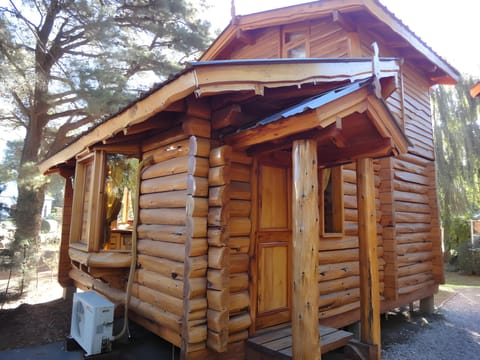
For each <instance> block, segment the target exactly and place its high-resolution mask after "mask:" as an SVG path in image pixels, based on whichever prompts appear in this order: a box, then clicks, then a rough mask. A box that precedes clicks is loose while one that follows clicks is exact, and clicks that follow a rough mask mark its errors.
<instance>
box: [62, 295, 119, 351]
mask: <svg viewBox="0 0 480 360" xmlns="http://www.w3.org/2000/svg"><path fill="white" fill-rule="evenodd" d="M113 312H114V304H113V303H111V302H110V301H108V300H107V299H105V298H104V297H102V296H100V295H99V294H97V293H96V292H94V291H88V292H83V293H75V294H74V296H73V307H72V324H71V327H70V335H71V337H72V338H73V339H74V340H75V341H76V342H77V343H78V344H79V345H80V346H81V347H82V348H83V350H85V352H86V355H87V356H90V355H95V354H100V353H102V352H106V351H108V350H109V348H110V342H111V340H112V330H113Z"/></svg>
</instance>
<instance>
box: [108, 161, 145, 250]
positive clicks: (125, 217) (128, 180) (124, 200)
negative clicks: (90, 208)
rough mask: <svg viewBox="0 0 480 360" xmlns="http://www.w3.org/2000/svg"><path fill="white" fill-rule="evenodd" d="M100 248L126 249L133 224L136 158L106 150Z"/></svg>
mask: <svg viewBox="0 0 480 360" xmlns="http://www.w3.org/2000/svg"><path fill="white" fill-rule="evenodd" d="M105 166H106V171H105V183H104V224H103V238H102V243H101V248H102V249H105V250H107V249H117V250H121V249H128V248H129V244H130V241H131V231H132V225H133V209H134V206H135V204H134V203H133V198H134V197H133V196H132V195H133V194H134V193H135V180H136V179H135V174H136V169H137V167H138V159H136V158H132V157H128V156H127V155H124V154H107V156H106V165H105Z"/></svg>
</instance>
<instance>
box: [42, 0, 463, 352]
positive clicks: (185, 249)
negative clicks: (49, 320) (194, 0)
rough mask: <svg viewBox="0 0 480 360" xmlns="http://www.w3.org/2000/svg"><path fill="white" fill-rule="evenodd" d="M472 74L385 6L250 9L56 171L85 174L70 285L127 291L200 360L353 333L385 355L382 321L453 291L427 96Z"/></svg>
mask: <svg viewBox="0 0 480 360" xmlns="http://www.w3.org/2000/svg"><path fill="white" fill-rule="evenodd" d="M372 44H373V45H372ZM458 79H459V74H458V72H457V71H456V70H455V69H454V68H453V67H452V66H451V65H449V64H448V63H447V62H446V61H445V60H443V59H442V58H441V57H440V56H439V55H438V54H437V53H435V52H434V51H433V50H432V49H431V48H429V47H428V46H427V45H426V44H425V43H424V42H423V41H422V40H421V39H419V38H418V37H417V36H416V35H415V34H414V33H413V32H412V31H411V30H410V29H409V28H408V27H407V26H405V25H404V24H403V23H402V22H401V21H400V20H399V19H398V18H396V17H395V16H394V15H393V14H392V13H391V12H390V11H389V10H388V9H387V8H385V7H384V6H383V5H381V4H380V3H379V2H378V1H377V0H342V1H340V0H320V1H314V2H310V3H305V4H300V5H294V6H290V7H286V8H281V9H274V10H270V11H265V12H261V13H256V14H250V15H245V16H233V18H232V21H231V23H230V25H228V26H227V28H226V29H225V30H224V31H223V32H222V33H221V34H220V35H219V37H218V38H217V39H216V40H215V41H214V42H213V43H212V45H211V46H210V47H209V48H208V49H207V50H206V52H205V53H204V54H203V55H202V57H201V58H200V59H199V61H197V62H193V63H191V64H189V66H188V67H186V68H185V69H184V70H183V71H181V72H180V73H178V74H176V75H175V76H173V77H171V78H170V79H169V80H167V81H165V82H164V83H162V84H161V85H159V86H157V87H156V88H154V89H153V90H151V91H150V92H149V93H147V94H145V95H144V96H142V97H141V98H139V99H137V100H136V101H134V102H133V103H132V104H130V105H129V106H127V107H126V108H124V109H123V110H121V111H120V112H118V113H116V114H114V115H112V116H110V117H109V118H107V119H105V120H103V121H102V122H100V123H99V124H98V125H97V126H95V128H93V129H91V130H90V131H88V132H87V133H85V134H83V135H82V136H81V137H79V138H77V139H76V140H74V141H73V142H72V143H70V144H69V145H68V146H66V147H65V148H64V149H62V150H61V151H59V152H58V153H56V154H54V155H52V156H51V157H49V158H48V159H46V160H45V161H43V162H42V163H41V164H40V165H39V166H40V170H41V171H42V172H43V173H52V172H58V173H59V174H61V175H62V176H64V177H65V178H66V179H67V180H68V181H66V183H65V203H64V206H65V209H64V218H63V228H62V229H63V230H62V239H61V247H60V260H59V262H60V263H59V275H58V280H59V282H60V284H61V285H62V286H63V287H76V288H80V289H90V290H95V291H97V292H98V293H100V294H102V295H104V296H105V297H107V298H109V299H110V300H112V301H113V302H115V303H117V304H122V303H123V299H124V297H125V294H126V293H127V290H129V291H128V292H130V294H129V301H128V304H129V318H130V319H131V320H133V321H135V322H137V323H139V324H141V325H142V326H144V327H145V328H147V329H149V330H151V331H152V332H154V333H155V334H157V335H158V336H159V337H161V338H163V339H166V340H167V341H169V342H171V343H172V344H174V345H176V346H178V347H179V348H180V352H181V358H183V359H243V358H249V359H254V358H262V359H264V358H269V357H268V356H271V358H294V359H306V358H308V359H319V358H321V354H322V353H325V352H327V351H329V350H332V349H334V348H336V347H339V346H343V345H345V344H346V343H347V342H348V341H349V340H350V338H351V334H350V333H348V332H346V331H343V330H340V329H342V328H344V327H346V326H348V325H350V324H355V323H359V324H360V328H361V331H360V335H359V339H358V341H356V342H354V341H350V342H349V344H351V345H350V346H354V347H356V348H357V350H358V351H363V352H364V354H367V355H366V356H367V357H368V358H371V359H378V358H380V356H381V355H380V354H381V352H380V351H381V349H380V337H381V334H380V315H381V313H383V312H386V311H388V310H390V309H393V308H395V307H399V306H404V305H408V304H410V303H412V302H414V301H417V300H420V303H421V305H422V306H423V307H429V306H432V299H433V295H434V293H435V292H436V291H437V289H438V285H439V284H441V283H442V282H443V281H444V275H443V265H442V250H441V239H440V223H439V209H438V204H437V192H436V184H435V157H434V146H433V133H432V121H431V112H430V98H429V89H430V88H431V87H432V86H433V85H435V84H454V83H455V82H456V81H458ZM135 169H136V170H135ZM135 172H136V173H137V174H138V176H137V178H136V176H135ZM135 215H136V216H135ZM132 263H133V264H134V266H133V267H132V270H130V267H131V265H132ZM132 272H133V273H132ZM129 275H131V276H130V277H131V279H130V281H129V280H128V278H129ZM352 344H353V345H352Z"/></svg>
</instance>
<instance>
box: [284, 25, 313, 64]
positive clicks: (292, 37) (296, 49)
mask: <svg viewBox="0 0 480 360" xmlns="http://www.w3.org/2000/svg"><path fill="white" fill-rule="evenodd" d="M308 28H309V27H308V25H307V24H303V25H291V26H285V27H284V28H283V32H282V47H283V51H282V52H283V57H284V58H306V57H308V56H309V41H308V40H309V36H308Z"/></svg>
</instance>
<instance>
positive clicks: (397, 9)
mask: <svg viewBox="0 0 480 360" xmlns="http://www.w3.org/2000/svg"><path fill="white" fill-rule="evenodd" d="M305 2H309V1H308V0H307V1H306V0H235V10H236V14H237V15H246V14H250V13H254V12H259V11H265V10H269V9H274V8H279V7H284V6H289V5H295V4H299V3H305ZM380 2H381V3H382V4H383V5H385V6H386V7H387V8H388V9H389V10H390V11H391V12H393V13H394V14H395V15H396V16H397V17H398V18H399V19H400V20H401V21H402V22H403V23H404V24H405V25H407V26H408V27H409V28H410V29H411V30H412V31H413V32H414V33H415V34H416V35H417V36H419V37H420V38H421V39H422V40H423V41H424V42H426V44H427V45H428V46H430V47H431V48H432V49H433V50H434V51H435V52H437V54H439V55H440V56H441V57H443V58H444V59H445V60H447V61H448V62H449V63H450V65H452V66H453V67H455V68H456V69H457V70H458V71H460V73H463V74H470V75H473V76H475V77H479V78H480V35H479V34H478V21H479V17H480V0H454V1H453V0H380ZM207 3H210V4H213V5H212V8H211V9H210V10H209V11H208V13H207V15H206V16H207V19H208V20H209V21H210V22H211V23H212V25H213V26H214V27H215V28H219V29H221V30H223V28H225V27H226V26H227V25H228V23H229V21H230V18H231V15H230V14H231V0H207ZM9 137H11V134H7V133H5V132H4V131H2V129H1V128H0V156H1V154H2V153H3V147H4V144H5V140H6V139H7V138H9Z"/></svg>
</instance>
